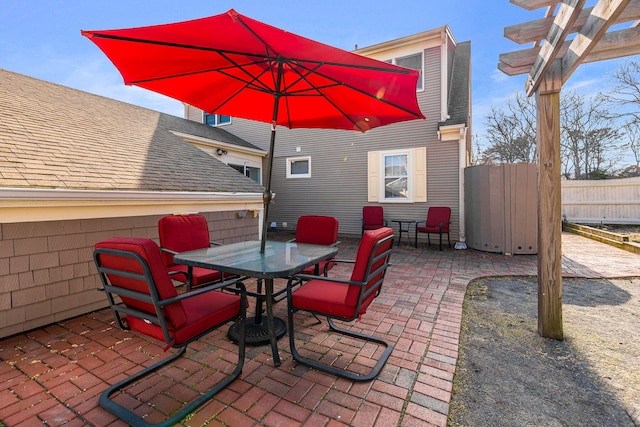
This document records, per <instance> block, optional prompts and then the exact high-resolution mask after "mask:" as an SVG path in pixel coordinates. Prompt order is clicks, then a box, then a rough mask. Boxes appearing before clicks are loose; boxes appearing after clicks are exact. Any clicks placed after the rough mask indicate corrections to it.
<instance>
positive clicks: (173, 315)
mask: <svg viewBox="0 0 640 427" xmlns="http://www.w3.org/2000/svg"><path fill="white" fill-rule="evenodd" d="M95 248H96V249H98V248H109V249H117V250H122V251H127V252H133V253H136V254H138V255H140V256H141V257H142V258H143V259H144V260H145V261H146V263H147V264H148V265H149V269H150V270H151V275H152V277H153V281H154V283H155V286H156V288H157V290H158V295H159V297H160V299H166V298H171V297H174V296H177V295H178V293H177V291H176V288H175V287H174V286H173V283H172V282H171V279H170V278H169V275H168V273H167V271H166V269H165V266H164V263H163V261H162V258H161V255H160V248H159V247H158V245H157V244H156V243H155V242H154V241H153V240H150V239H142V238H132V237H129V238H126V237H112V238H110V239H107V240H104V241H102V242H99V243H96V245H95ZM100 261H101V263H102V265H104V266H105V267H109V268H113V269H116V270H123V271H129V272H135V273H142V272H143V270H142V266H141V264H140V263H139V262H138V261H136V260H135V259H133V258H126V257H121V256H114V255H106V254H101V255H100ZM108 278H109V281H110V282H111V284H112V285H114V286H119V287H123V288H127V289H131V290H135V291H138V292H142V293H145V294H149V284H147V283H146V282H144V281H141V280H135V279H130V278H126V277H122V276H116V275H113V274H110V275H108ZM122 302H124V303H125V304H126V305H127V306H129V307H131V308H134V309H136V310H140V311H144V312H146V313H150V314H156V311H155V309H154V307H153V305H151V304H149V303H146V302H142V301H138V300H135V299H132V298H126V297H122ZM165 315H166V316H167V318H168V321H169V322H170V323H171V325H172V326H174V327H176V328H178V327H181V326H182V325H183V324H184V323H185V322H186V319H187V317H186V315H185V313H184V310H183V308H182V304H180V303H176V304H171V305H170V306H167V307H166V308H165ZM142 332H144V331H142Z"/></svg>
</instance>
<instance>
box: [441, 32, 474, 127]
mask: <svg viewBox="0 0 640 427" xmlns="http://www.w3.org/2000/svg"><path fill="white" fill-rule="evenodd" d="M470 69H471V42H468V41H467V42H462V43H458V45H457V46H456V50H455V53H454V57H453V69H452V71H451V72H452V77H451V91H450V92H449V106H448V111H449V116H450V117H449V119H448V120H447V121H446V123H445V124H446V125H457V124H464V125H467V126H469V123H467V121H468V120H469V111H470V102H471V99H470V92H469V88H470V86H469V85H470V82H469V79H470V77H471V73H470Z"/></svg>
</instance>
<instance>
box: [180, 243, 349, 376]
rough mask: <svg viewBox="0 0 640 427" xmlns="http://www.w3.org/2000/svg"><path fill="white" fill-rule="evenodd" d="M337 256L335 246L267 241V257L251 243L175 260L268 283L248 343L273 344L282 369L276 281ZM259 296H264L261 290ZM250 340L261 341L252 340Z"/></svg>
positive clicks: (275, 359)
mask: <svg viewBox="0 0 640 427" xmlns="http://www.w3.org/2000/svg"><path fill="white" fill-rule="evenodd" d="M337 253H338V248H337V247H335V246H323V245H310V244H303V243H293V242H275V241H267V242H266V243H265V250H264V253H260V241H258V240H251V241H246V242H237V243H231V244H228V245H222V246H214V247H211V248H204V249H197V250H194V251H189V252H183V253H180V254H178V255H175V256H174V260H175V262H177V263H179V264H185V265H188V266H192V267H202V268H208V269H213V270H218V271H221V272H223V273H233V274H237V275H239V276H248V277H254V278H256V279H258V280H259V282H258V283H259V284H260V281H261V280H263V281H264V283H265V293H264V294H255V296H257V304H256V315H255V317H252V318H248V319H247V325H246V331H247V343H250V344H251V343H257V342H270V343H271V351H272V353H273V363H274V365H275V366H279V365H280V363H281V362H280V355H279V354H278V347H277V343H276V340H277V339H278V338H280V337H281V336H282V335H284V334H285V333H286V324H285V322H284V320H282V319H279V318H274V316H273V302H274V299H273V279H277V278H287V277H289V276H291V275H292V274H295V273H298V272H300V271H301V270H303V269H305V268H306V267H309V266H311V265H314V264H317V263H319V262H320V261H323V260H325V259H328V258H331V257H333V256H335V255H336V254H337ZM258 292H261V290H260V287H259V288H258ZM263 300H264V301H265V302H266V306H267V316H266V323H265V319H263V317H262V301H263ZM234 327H235V325H233V326H231V328H230V330H229V334H230V336H232V335H233V331H234ZM249 337H254V338H255V337H259V338H258V340H255V339H254V340H250V339H249ZM262 337H264V339H263V338H262ZM232 338H233V336H232ZM252 341H253V342H252Z"/></svg>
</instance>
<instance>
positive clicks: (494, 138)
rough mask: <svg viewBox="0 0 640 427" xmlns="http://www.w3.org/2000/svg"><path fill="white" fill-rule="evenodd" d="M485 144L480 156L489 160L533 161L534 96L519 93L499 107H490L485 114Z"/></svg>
mask: <svg viewBox="0 0 640 427" xmlns="http://www.w3.org/2000/svg"><path fill="white" fill-rule="evenodd" d="M485 120H486V121H487V124H486V127H487V135H486V138H487V139H488V141H489V147H488V148H487V149H486V150H485V151H484V153H483V156H484V157H485V158H486V159H487V160H488V161H491V162H493V163H502V162H507V163H517V162H534V161H535V155H536V105H535V100H534V99H531V98H527V97H526V96H524V95H523V94H521V93H519V92H518V93H516V95H515V96H514V97H512V98H509V99H508V100H507V103H506V105H505V106H504V107H502V108H497V107H491V111H490V112H489V114H487V116H486V117H485Z"/></svg>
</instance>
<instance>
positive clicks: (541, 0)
mask: <svg viewBox="0 0 640 427" xmlns="http://www.w3.org/2000/svg"><path fill="white" fill-rule="evenodd" d="M509 1H510V2H511V4H515V5H516V6H520V7H521V8H523V9H527V10H536V9H540V8H543V7H552V6H555V5H557V4H558V3H560V2H559V0H509Z"/></svg>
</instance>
